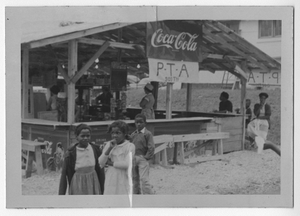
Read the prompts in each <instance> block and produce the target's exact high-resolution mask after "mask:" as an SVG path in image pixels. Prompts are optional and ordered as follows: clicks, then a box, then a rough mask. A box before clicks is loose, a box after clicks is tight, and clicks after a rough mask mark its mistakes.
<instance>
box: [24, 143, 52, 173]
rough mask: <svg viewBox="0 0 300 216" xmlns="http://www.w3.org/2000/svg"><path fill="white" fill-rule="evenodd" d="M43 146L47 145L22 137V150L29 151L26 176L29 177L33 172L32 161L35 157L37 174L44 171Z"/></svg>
mask: <svg viewBox="0 0 300 216" xmlns="http://www.w3.org/2000/svg"><path fill="white" fill-rule="evenodd" d="M41 146H46V144H45V143H43V142H35V141H31V140H24V139H22V150H25V151H27V153H26V155H25V157H26V168H25V170H26V175H25V177H26V178H28V177H30V176H31V173H32V163H33V160H34V157H35V161H36V168H37V174H38V175H41V174H43V173H44V169H43V160H42V151H41Z"/></svg>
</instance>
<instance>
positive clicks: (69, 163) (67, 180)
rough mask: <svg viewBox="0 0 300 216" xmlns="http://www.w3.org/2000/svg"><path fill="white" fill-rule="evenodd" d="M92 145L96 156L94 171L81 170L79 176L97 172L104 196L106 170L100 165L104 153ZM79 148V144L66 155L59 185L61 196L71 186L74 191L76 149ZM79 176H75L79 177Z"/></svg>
mask: <svg viewBox="0 0 300 216" xmlns="http://www.w3.org/2000/svg"><path fill="white" fill-rule="evenodd" d="M90 145H91V147H92V149H93V152H94V156H95V166H94V167H93V169H90V168H88V170H80V173H79V174H80V175H81V174H83V173H86V174H87V171H95V172H96V174H97V178H98V181H99V184H100V189H101V190H100V193H101V194H103V192H104V181H105V173H104V168H100V166H99V163H98V158H99V157H100V155H101V153H102V152H101V150H100V148H99V147H98V146H96V145H94V144H91V143H90ZM77 146H78V143H77V144H75V145H74V146H72V147H70V148H69V149H68V150H67V152H66V154H65V159H64V165H63V168H62V172H61V179H60V183H59V192H58V194H59V195H65V194H66V190H67V188H68V186H69V188H70V186H71V187H72V189H71V191H74V189H73V186H72V180H73V177H74V175H75V173H76V171H75V164H76V154H77V150H76V147H77ZM89 173H91V172H89ZM77 174H78V173H77ZM77 174H76V175H75V176H77ZM89 178H90V177H89ZM77 180H78V179H77ZM77 180H76V181H77ZM69 191H70V189H69Z"/></svg>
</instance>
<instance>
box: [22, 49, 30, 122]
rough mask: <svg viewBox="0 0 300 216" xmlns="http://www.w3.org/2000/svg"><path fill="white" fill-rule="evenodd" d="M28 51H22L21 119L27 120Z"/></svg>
mask: <svg viewBox="0 0 300 216" xmlns="http://www.w3.org/2000/svg"><path fill="white" fill-rule="evenodd" d="M28 85H29V49H28V48H27V47H26V48H24V49H23V51H22V118H23V119H26V118H28V110H29V106H28V100H29V98H28V96H29V95H28Z"/></svg>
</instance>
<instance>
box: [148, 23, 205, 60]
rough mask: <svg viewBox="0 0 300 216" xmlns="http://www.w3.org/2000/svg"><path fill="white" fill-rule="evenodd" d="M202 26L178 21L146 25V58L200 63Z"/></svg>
mask: <svg viewBox="0 0 300 216" xmlns="http://www.w3.org/2000/svg"><path fill="white" fill-rule="evenodd" d="M201 38H202V25H191V24H189V23H187V22H185V23H183V21H180V20H168V21H160V22H150V23H147V56H148V58H156V59H165V60H172V61H188V62H201V61H202V56H201V50H200V42H201Z"/></svg>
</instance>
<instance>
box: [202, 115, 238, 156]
mask: <svg viewBox="0 0 300 216" xmlns="http://www.w3.org/2000/svg"><path fill="white" fill-rule="evenodd" d="M242 120H243V117H242V116H237V117H227V118H216V122H218V123H220V126H221V131H222V132H229V133H230V137H229V138H228V139H224V140H223V151H224V153H226V152H232V151H240V150H242V140H243V128H242V124H243V122H242ZM216 122H209V123H206V124H203V125H202V127H201V129H200V130H201V133H205V131H206V132H207V133H214V132H218V124H217V123H216Z"/></svg>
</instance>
